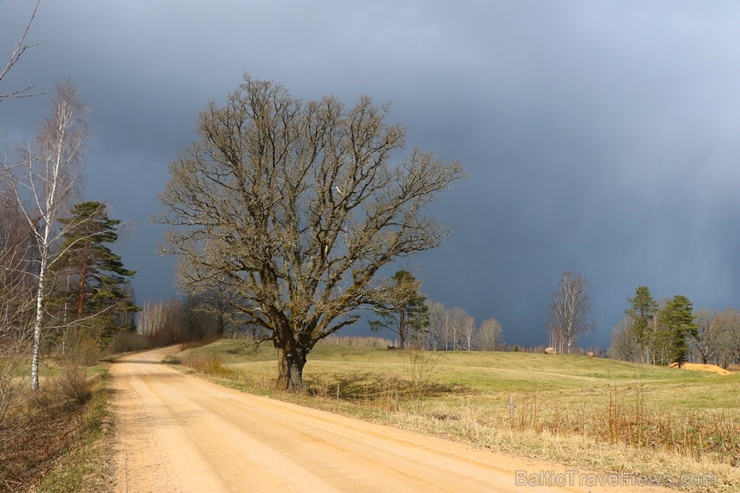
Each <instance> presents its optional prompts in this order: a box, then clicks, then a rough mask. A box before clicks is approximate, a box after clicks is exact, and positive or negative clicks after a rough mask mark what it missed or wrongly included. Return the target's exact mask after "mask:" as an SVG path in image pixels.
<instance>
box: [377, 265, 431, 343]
mask: <svg viewBox="0 0 740 493" xmlns="http://www.w3.org/2000/svg"><path fill="white" fill-rule="evenodd" d="M393 282H394V285H393V287H392V288H391V289H389V290H388V299H387V300H386V302H385V303H384V304H383V305H382V306H381V307H379V308H377V309H376V313H377V314H378V315H380V317H381V319H380V320H371V321H370V329H372V330H373V331H376V332H377V331H380V330H383V329H390V330H391V331H393V332H395V333H396V334H398V339H399V341H400V345H401V349H404V348H405V346H406V340H407V339H408V337H409V335H411V333H412V332H413V333H417V332H420V331H422V330H423V329H424V328H426V327H427V326H428V325H429V317H428V307H427V305H426V303H425V301H426V297H425V296H423V295H421V294H419V287H420V285H421V283H420V282H419V281H417V280H416V278H415V277H414V275H413V274H412V273H411V272H408V271H405V270H399V271H398V272H396V273H395V274H394V275H393Z"/></svg>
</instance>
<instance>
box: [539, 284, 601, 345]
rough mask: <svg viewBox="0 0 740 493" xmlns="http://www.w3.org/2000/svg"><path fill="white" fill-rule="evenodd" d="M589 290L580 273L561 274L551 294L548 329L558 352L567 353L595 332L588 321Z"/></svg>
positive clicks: (589, 320)
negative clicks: (583, 336)
mask: <svg viewBox="0 0 740 493" xmlns="http://www.w3.org/2000/svg"><path fill="white" fill-rule="evenodd" d="M590 289H591V284H590V283H589V282H588V281H587V280H586V278H584V277H583V276H581V275H580V274H575V273H573V272H563V275H562V276H561V277H560V282H559V283H558V287H557V289H555V291H553V292H552V302H551V303H550V313H549V316H548V319H547V327H548V331H549V333H550V345H551V346H552V347H556V348H557V349H558V352H562V349H563V347H565V348H566V351H567V352H568V353H570V350H571V348H572V347H573V345H574V344H575V342H576V341H577V340H578V338H579V337H580V336H582V335H584V334H587V333H589V332H591V331H592V330H594V328H595V324H594V322H593V321H592V320H591V319H590V318H589V312H590V311H591V302H590V299H589V297H588V291H589V290H590Z"/></svg>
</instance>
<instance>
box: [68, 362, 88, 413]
mask: <svg viewBox="0 0 740 493" xmlns="http://www.w3.org/2000/svg"><path fill="white" fill-rule="evenodd" d="M61 385H62V390H63V392H64V395H65V396H66V397H68V398H70V399H73V400H74V401H76V402H77V403H79V404H85V403H86V402H88V401H89V400H90V399H91V398H92V394H93V381H92V379H91V378H90V377H89V376H88V374H87V368H86V367H84V366H80V365H75V364H70V365H68V366H66V367H65V368H64V372H63V374H62V377H61Z"/></svg>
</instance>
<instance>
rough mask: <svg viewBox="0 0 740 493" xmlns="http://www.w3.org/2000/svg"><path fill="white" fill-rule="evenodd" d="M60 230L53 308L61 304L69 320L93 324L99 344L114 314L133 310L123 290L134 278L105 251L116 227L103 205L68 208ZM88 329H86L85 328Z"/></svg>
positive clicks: (110, 327)
mask: <svg viewBox="0 0 740 493" xmlns="http://www.w3.org/2000/svg"><path fill="white" fill-rule="evenodd" d="M71 214H72V215H71V217H68V218H60V219H59V222H60V223H61V224H63V225H65V228H64V234H63V243H62V256H61V258H60V262H59V269H58V271H57V276H56V278H57V283H56V284H57V291H58V295H57V297H56V303H57V307H60V306H61V303H62V302H63V303H64V306H65V307H66V309H64V310H63V311H64V314H65V316H67V317H69V318H70V319H71V320H95V321H96V322H97V323H96V324H94V325H96V326H97V328H98V329H100V330H101V332H100V333H99V334H98V335H99V336H100V337H102V339H103V340H105V339H107V338H108V337H110V336H111V335H112V331H113V330H115V329H118V328H120V327H116V323H115V320H116V314H118V313H121V312H130V311H134V310H136V309H137V308H136V306H134V304H133V302H132V300H131V299H130V296H129V294H128V293H127V290H126V286H127V282H128V278H131V277H133V276H134V275H135V274H136V272H135V271H132V270H129V269H126V268H125V267H124V265H123V261H122V260H121V257H120V255H118V254H116V253H114V252H113V251H112V250H111V249H110V248H109V247H108V245H110V244H112V243H115V242H116V241H117V240H118V232H117V230H118V226H119V225H120V223H121V221H119V220H118V219H110V218H109V217H108V213H107V210H106V205H105V204H103V203H101V202H82V203H80V204H77V205H75V206H74V207H73V208H72V212H71ZM86 325H90V324H86Z"/></svg>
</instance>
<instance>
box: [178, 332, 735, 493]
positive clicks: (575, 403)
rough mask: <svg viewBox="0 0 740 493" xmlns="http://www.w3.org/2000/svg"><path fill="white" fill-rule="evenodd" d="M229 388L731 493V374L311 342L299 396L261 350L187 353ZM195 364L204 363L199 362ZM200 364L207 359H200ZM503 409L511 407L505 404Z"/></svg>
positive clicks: (231, 347) (230, 346)
mask: <svg viewBox="0 0 740 493" xmlns="http://www.w3.org/2000/svg"><path fill="white" fill-rule="evenodd" d="M181 358H182V359H183V361H185V360H186V359H188V358H189V359H190V361H191V362H195V363H194V364H193V366H194V367H198V368H199V369H200V370H201V371H203V372H205V373H208V372H209V369H208V368H209V365H210V366H211V367H214V368H216V372H215V373H217V374H218V376H219V378H221V379H224V381H226V382H228V384H229V385H231V386H236V387H239V388H245V389H248V390H250V391H253V392H259V393H263V394H264V393H270V392H272V393H273V394H272V395H274V396H276V397H278V398H281V399H288V400H294V401H298V402H301V403H303V404H306V405H310V406H314V407H321V408H323V409H328V410H331V411H334V412H340V413H343V414H347V415H351V416H355V417H359V418H363V419H371V420H374V421H379V422H383V423H387V424H391V425H394V426H399V427H403V428H407V429H411V430H416V431H421V432H424V433H429V434H434V435H439V436H443V437H448V438H452V439H456V440H463V441H467V442H470V443H473V444H476V445H478V446H481V447H487V448H492V449H496V450H501V451H504V452H512V453H516V454H520V455H526V456H532V457H538V458H543V459H549V460H555V461H558V462H562V463H565V464H568V465H572V466H576V467H588V468H593V469H597V470H603V471H606V472H622V473H627V474H641V475H652V474H661V475H667V476H663V478H664V479H663V482H664V484H668V481H667V479H668V478H669V477H671V476H672V477H674V478H675V477H678V476H680V475H685V474H709V475H716V477H717V478H718V483H717V484H716V485H711V486H710V487H704V486H697V485H688V486H683V487H682V489H684V490H685V491H691V492H693V493H698V492H708V491H718V492H734V491H738V489H740V472H739V471H740V374H737V373H733V374H732V375H729V376H720V375H716V374H711V373H704V372H691V371H683V370H677V369H672V368H661V367H654V366H649V365H637V364H631V363H624V362H618V361H610V360H603V359H598V358H587V357H583V356H566V355H559V356H555V357H553V356H548V355H541V354H528V353H467V352H457V353H428V352H426V353H425V352H420V353H418V354H417V353H415V352H413V351H387V350H385V349H378V348H372V346H370V347H357V346H340V345H336V344H334V345H331V344H326V345H320V346H317V348H316V350H315V351H314V352H313V353H312V354H311V355H310V357H309V363H308V364H307V365H306V368H305V370H304V380H305V381H306V383H307V385H308V388H309V395H308V396H295V395H289V394H281V393H274V392H273V391H272V390H270V388H271V384H272V381H273V379H274V376H275V373H276V359H275V354H274V350H272V348H267V347H262V348H260V349H259V350H257V349H255V348H254V347H253V346H252V345H249V344H247V343H244V342H243V341H242V342H238V343H237V342H234V341H219V342H217V343H214V344H212V345H210V346H207V347H204V348H200V349H194V350H190V351H186V352H185V353H183V354H182V355H181ZM198 358H204V360H205V362H203V363H197V362H198V361H200V360H199V359H198ZM209 361H210V363H209ZM512 404H513V405H512Z"/></svg>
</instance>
